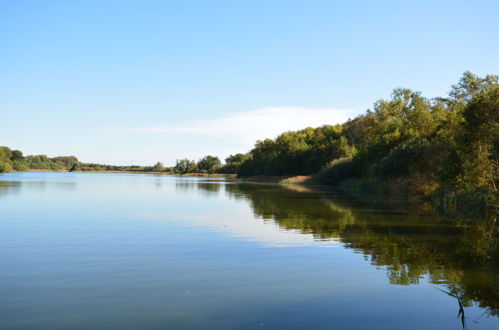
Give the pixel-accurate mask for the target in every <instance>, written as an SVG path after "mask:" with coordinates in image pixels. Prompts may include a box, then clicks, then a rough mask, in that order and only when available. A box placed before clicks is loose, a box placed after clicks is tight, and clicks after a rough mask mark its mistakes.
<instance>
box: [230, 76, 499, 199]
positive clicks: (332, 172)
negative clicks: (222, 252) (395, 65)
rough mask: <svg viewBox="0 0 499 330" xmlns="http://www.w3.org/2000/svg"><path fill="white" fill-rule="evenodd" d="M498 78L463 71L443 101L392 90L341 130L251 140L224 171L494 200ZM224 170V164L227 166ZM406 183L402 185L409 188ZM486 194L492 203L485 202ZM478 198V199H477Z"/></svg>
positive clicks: (497, 166)
mask: <svg viewBox="0 0 499 330" xmlns="http://www.w3.org/2000/svg"><path fill="white" fill-rule="evenodd" d="M498 123H499V78H498V76H494V75H487V76H486V77H484V78H481V77H478V76H476V75H474V74H472V73H470V72H465V73H464V74H463V76H462V78H461V79H460V81H459V82H458V83H457V84H456V85H453V86H452V88H451V91H450V92H449V95H448V97H446V98H435V99H427V98H425V97H423V96H422V95H421V93H420V92H415V91H412V90H410V89H405V88H397V89H395V90H394V91H393V93H392V95H391V98H390V99H388V100H379V101H377V102H376V103H375V104H374V107H373V109H372V110H368V111H367V112H366V113H365V114H363V115H360V116H358V117H356V118H353V119H350V120H348V121H347V122H346V123H344V124H342V125H335V126H330V125H325V126H321V127H318V128H306V129H303V130H299V131H292V132H291V131H290V132H286V133H283V134H281V135H279V136H278V137H277V138H276V139H275V140H273V139H265V140H263V141H257V142H256V144H255V147H254V148H253V149H252V150H251V151H250V152H249V153H247V154H246V155H241V154H239V155H238V157H237V161H232V158H231V157H235V155H234V156H231V157H229V158H228V159H227V160H231V162H230V163H229V161H227V165H226V167H225V168H227V169H228V170H230V172H237V173H238V174H239V175H241V176H254V175H306V174H311V173H316V172H318V173H317V175H316V177H317V178H318V179H319V181H320V182H322V183H326V184H340V183H341V182H342V181H344V180H347V179H363V180H364V181H365V180H366V179H367V180H370V181H373V182H374V181H376V180H377V181H380V182H383V181H384V182H389V181H396V182H398V183H403V182H405V183H406V185H407V187H406V188H407V189H406V191H407V192H408V193H421V192H423V195H428V194H431V193H433V192H437V191H440V192H442V191H443V192H452V193H462V194H465V195H466V194H467V192H468V191H474V190H477V189H478V190H480V191H482V192H483V193H480V194H474V195H476V196H478V195H480V196H488V197H487V201H486V203H488V204H489V205H493V204H494V203H495V201H496V200H497V185H498V184H499V183H498V178H499V174H498V173H499V136H498V135H499V127H498V125H499V124H498ZM229 164H230V166H229ZM409 183H410V184H409ZM490 196H492V197H490ZM484 198H485V197H484Z"/></svg>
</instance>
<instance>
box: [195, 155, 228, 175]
mask: <svg viewBox="0 0 499 330" xmlns="http://www.w3.org/2000/svg"><path fill="white" fill-rule="evenodd" d="M220 166H222V162H220V159H218V157H215V156H210V155H208V156H205V157H203V158H201V159H200V160H199V162H198V168H199V169H200V170H201V171H206V172H208V173H213V172H214V171H215V170H216V169H217V168H219V167H220Z"/></svg>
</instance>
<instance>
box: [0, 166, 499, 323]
mask: <svg viewBox="0 0 499 330" xmlns="http://www.w3.org/2000/svg"><path fill="white" fill-rule="evenodd" d="M383 202H384V201H379V200H368V201H365V200H364V201H361V200H357V199H354V198H352V197H348V196H345V195H342V194H340V193H338V192H324V191H313V190H308V189H304V188H300V187H291V188H284V187H279V186H276V185H269V184H267V185H261V184H242V183H236V182H227V181H225V180H224V179H206V178H179V177H169V176H153V175H136V174H130V175H128V174H94V173H9V174H2V175H0V329H30V330H36V329H305V328H306V329H376V328H378V329H460V328H462V324H461V320H460V319H457V318H456V317H457V315H458V311H459V304H458V300H457V299H456V298H455V297H452V296H450V295H448V294H446V293H444V292H442V291H440V290H444V291H447V292H449V293H451V294H453V295H456V296H457V297H459V298H460V299H461V301H462V302H463V303H464V312H465V317H466V319H465V320H466V323H467V325H468V327H469V328H470V329H499V318H498V317H497V315H499V289H498V285H499V280H498V279H499V267H498V265H499V258H498V252H497V242H498V237H497V231H495V228H492V227H491V226H492V224H491V223H490V222H481V223H473V222H471V223H470V222H464V221H456V220H450V219H445V218H438V217H434V216H430V215H421V214H420V215H414V214H415V213H420V212H415V210H413V211H411V212H409V213H404V212H402V211H401V210H405V209H406V208H407V206H406V205H399V204H397V203H395V204H393V205H389V206H388V207H387V206H386V205H384V204H385V203H383ZM411 214H412V215H411Z"/></svg>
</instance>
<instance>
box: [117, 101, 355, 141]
mask: <svg viewBox="0 0 499 330" xmlns="http://www.w3.org/2000/svg"><path fill="white" fill-rule="evenodd" d="M353 114H354V111H352V110H342V109H332V108H312V109H311V108H303V107H267V108H261V109H257V110H251V111H245V112H236V113H231V114H228V115H226V116H223V117H219V118H214V119H206V120H193V121H186V122H181V123H177V124H170V125H151V126H144V127H133V128H127V129H124V130H120V131H126V132H133V133H144V134H179V133H180V134H194V135H201V136H208V137H213V138H218V139H225V140H232V141H233V142H239V143H241V144H242V145H245V146H248V145H250V146H251V145H253V143H254V142H255V141H256V140H258V139H264V138H274V137H276V136H277V135H279V134H280V133H283V132H285V131H289V130H298V129H303V128H305V127H317V126H321V125H326V124H328V125H331V124H337V123H342V122H344V121H346V120H347V119H348V118H349V117H352V115H353Z"/></svg>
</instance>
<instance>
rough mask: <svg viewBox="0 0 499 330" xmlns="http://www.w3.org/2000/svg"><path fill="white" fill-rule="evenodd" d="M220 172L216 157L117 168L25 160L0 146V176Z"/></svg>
mask: <svg viewBox="0 0 499 330" xmlns="http://www.w3.org/2000/svg"><path fill="white" fill-rule="evenodd" d="M221 168H222V163H221V162H220V159H218V157H214V156H206V157H203V158H202V159H200V160H199V161H197V162H196V161H193V160H188V159H182V160H177V162H176V164H175V166H172V167H165V166H163V164H162V163H161V162H157V163H156V164H155V165H154V166H139V165H130V166H117V165H105V164H95V163H82V162H80V161H78V158H76V157H74V156H60V157H53V158H49V157H47V156H46V155H36V156H24V155H23V153H22V152H21V151H19V150H11V149H10V148H8V147H2V146H0V173H2V172H10V171H26V170H51V171H71V172H72V171H97V172H101V171H113V172H121V171H123V172H141V173H142V172H164V173H172V174H186V173H193V172H199V173H214V172H216V171H217V170H220V169H221Z"/></svg>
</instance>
